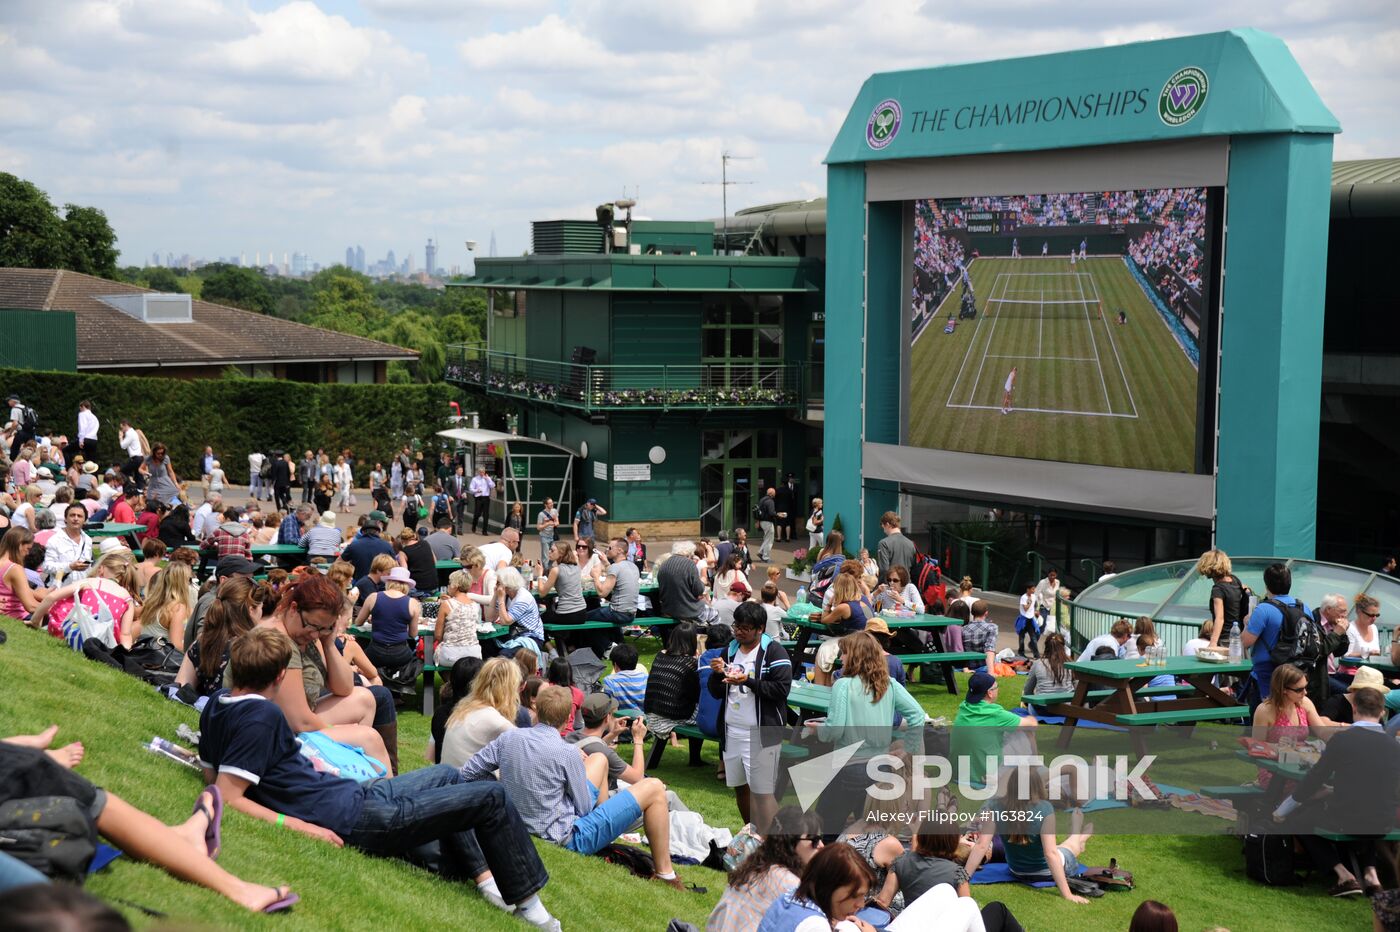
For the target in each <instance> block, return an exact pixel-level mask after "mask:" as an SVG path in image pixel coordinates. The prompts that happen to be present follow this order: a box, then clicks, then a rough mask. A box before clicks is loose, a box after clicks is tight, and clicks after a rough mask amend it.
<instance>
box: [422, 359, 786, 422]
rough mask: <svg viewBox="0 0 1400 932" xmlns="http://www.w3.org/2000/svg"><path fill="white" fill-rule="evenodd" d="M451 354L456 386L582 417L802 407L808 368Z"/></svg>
mask: <svg viewBox="0 0 1400 932" xmlns="http://www.w3.org/2000/svg"><path fill="white" fill-rule="evenodd" d="M446 349H447V354H446V355H447V366H446V373H445V375H446V378H447V380H448V381H450V382H461V383H465V384H467V385H474V386H477V387H480V388H483V389H485V391H486V392H487V394H495V395H509V396H511V397H515V398H525V399H529V400H531V401H541V402H546V403H548V404H554V405H558V406H561V407H566V408H578V409H581V410H584V411H593V410H595V409H597V410H603V409H606V410H619V409H655V408H663V409H700V410H708V409H712V408H795V407H799V406H801V405H802V404H803V401H804V387H805V385H804V376H803V369H804V366H803V364H802V363H768V362H762V361H759V360H755V361H754V362H753V363H751V364H750V363H740V362H734V361H732V360H731V361H729V362H725V363H713V364H711V363H700V364H666V365H586V364H583V363H572V362H559V361H556V360H549V359H531V358H529V357H525V356H515V355H512V354H510V353H501V352H496V351H492V350H488V349H486V347H485V345H484V344H466V345H462V344H456V345H452V346H448V347H447V348H446Z"/></svg>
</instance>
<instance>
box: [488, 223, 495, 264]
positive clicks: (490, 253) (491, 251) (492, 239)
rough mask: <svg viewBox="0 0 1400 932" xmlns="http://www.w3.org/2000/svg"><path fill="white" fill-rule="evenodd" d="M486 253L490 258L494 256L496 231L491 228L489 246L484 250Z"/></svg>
mask: <svg viewBox="0 0 1400 932" xmlns="http://www.w3.org/2000/svg"><path fill="white" fill-rule="evenodd" d="M486 254H487V255H488V256H490V257H491V258H492V259H494V258H496V231H495V230H492V231H491V247H490V248H489V249H488V250H487V251H486Z"/></svg>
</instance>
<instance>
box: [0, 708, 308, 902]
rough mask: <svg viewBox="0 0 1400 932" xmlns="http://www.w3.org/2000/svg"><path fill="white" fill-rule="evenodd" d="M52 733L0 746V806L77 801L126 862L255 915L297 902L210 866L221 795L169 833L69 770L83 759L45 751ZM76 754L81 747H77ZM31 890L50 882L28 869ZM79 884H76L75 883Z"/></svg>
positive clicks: (206, 795) (209, 797)
mask: <svg viewBox="0 0 1400 932" xmlns="http://www.w3.org/2000/svg"><path fill="white" fill-rule="evenodd" d="M56 732H57V726H54V727H52V728H50V729H48V730H47V731H45V732H44V733H43V734H40V735H20V736H17V737H14V738H6V739H4V740H0V803H5V802H9V801H10V800H17V799H32V798H34V797H39V796H46V797H57V798H59V799H63V800H68V799H71V800H74V801H76V803H77V805H78V808H79V809H80V810H81V812H82V813H83V814H84V815H85V816H86V817H87V818H90V819H92V820H93V823H95V825H96V828H97V832H98V834H99V835H101V836H102V837H103V838H105V839H107V840H108V841H109V842H111V843H112V844H113V845H115V846H116V847H118V848H120V849H121V850H122V851H123V852H124V853H125V854H126V855H127V856H128V857H130V858H133V859H134V860H138V861H145V862H147V863H148V864H154V865H155V866H156V867H159V868H160V869H161V870H163V871H165V872H166V873H168V874H170V875H171V876H172V877H176V878H178V879H180V880H184V881H186V882H188V883H195V884H199V885H200V886H202V887H208V888H209V889H210V890H213V891H215V892H216V893H220V894H222V895H223V896H225V897H227V898H228V899H230V900H232V901H233V902H235V903H237V904H238V905H239V906H242V907H243V908H245V909H249V910H252V911H254V912H268V913H272V912H280V911H282V910H284V909H287V908H289V907H290V906H292V904H294V903H296V902H297V901H298V900H299V899H300V897H298V896H297V895H296V894H295V893H293V892H291V890H290V889H289V888H287V887H276V888H273V887H263V886H259V885H258V884H253V883H248V882H247V881H245V880H239V879H238V878H237V877H235V876H234V875H232V874H230V873H229V872H228V871H226V870H224V869H223V868H222V867H220V866H219V865H218V864H217V863H215V861H214V859H215V858H217V857H218V856H219V844H220V833H219V819H220V816H221V815H222V812H223V802H222V800H221V798H220V796H219V791H218V790H217V789H215V788H214V787H205V788H204V789H203V790H202V791H201V792H200V794H199V796H198V797H197V798H196V799H195V804H194V814H193V815H191V816H190V817H189V818H188V819H186V820H185V821H184V822H183V823H181V824H179V825H166V824H165V823H163V822H161V821H160V820H159V819H157V818H155V817H154V816H151V815H148V814H146V813H145V812H142V811H141V810H140V809H137V808H136V807H135V806H132V805H131V804H130V803H128V802H126V801H125V800H123V799H122V798H121V797H119V796H117V795H116V794H115V793H112V792H110V791H107V790H103V789H101V788H99V787H96V786H93V785H92V784H91V783H89V782H88V781H87V780H84V779H83V778H82V777H80V776H78V775H77V774H76V773H74V772H73V771H72V770H71V769H69V768H71V767H73V766H75V765H76V764H77V762H78V760H81V759H82V756H81V754H78V755H77V758H76V759H73V757H72V756H71V755H70V756H68V759H67V760H64V759H63V756H62V752H66V751H69V750H70V749H71V748H72V745H70V746H69V747H68V748H62V749H60V752H59V753H58V754H57V755H56V754H55V753H53V752H48V751H47V748H48V746H49V744H50V743H51V742H52V740H53V736H54V734H55V733H56ZM79 750H81V746H79ZM25 871H26V873H27V876H26V877H25V880H26V881H27V882H28V883H44V882H47V880H48V879H49V878H48V876H46V875H45V874H43V873H41V872H40V871H39V870H38V869H36V868H34V867H29V866H28V865H25ZM78 879H81V878H78Z"/></svg>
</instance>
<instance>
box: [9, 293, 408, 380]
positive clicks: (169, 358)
mask: <svg viewBox="0 0 1400 932" xmlns="http://www.w3.org/2000/svg"><path fill="white" fill-rule="evenodd" d="M142 293H151V294H154V293H155V292H153V291H152V290H151V289H149V288H140V287H138V286H136V285H128V284H125V283H123V282H114V281H108V280H107V279H105V278H97V277H95V276H92V275H82V274H80V273H78V272H67V271H63V270H61V269H12V268H0V307H10V308H25V309H30V310H42V311H55V310H57V311H72V312H73V313H74V315H75V316H76V318H77V329H78V368H80V369H91V368H103V367H106V366H139V365H155V364H157V363H159V364H160V365H162V366H171V365H175V366H179V365H198V366H207V365H219V364H222V363H240V362H241V363H250V362H255V361H256V362H293V361H316V362H319V361H337V360H353V359H358V360H371V359H403V360H413V359H417V358H418V354H417V353H416V352H414V351H413V350H407V349H404V348H402V347H399V346H392V345H390V344H388V343H381V342H379V341H378V340H367V339H365V338H364V337H356V336H351V335H350V334H346V333H336V332H335V331H333V330H322V329H321V328H319V327H308V326H306V325H305V324H296V323H292V322H291V321H288V320H282V319H280V318H277V317H269V316H267V315H264V314H256V313H254V312H252V311H244V310H239V309H238V308H236V307H228V306H226V305H223V304H213V303H211V302H209V301H193V302H191V303H192V309H193V316H194V320H192V321H189V322H186V323H172V324H148V323H145V322H143V321H140V320H137V319H136V318H134V317H131V316H129V315H127V314H124V313H122V312H121V311H119V310H117V309H116V308H114V307H112V306H111V305H109V304H106V303H105V302H103V301H101V300H100V299H99V295H118V294H142Z"/></svg>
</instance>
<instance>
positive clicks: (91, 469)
mask: <svg viewBox="0 0 1400 932" xmlns="http://www.w3.org/2000/svg"><path fill="white" fill-rule="evenodd" d="M83 472H85V473H87V474H88V475H89V476H91V475H93V474H94V473H96V472H97V464H96V463H94V462H93V461H92V460H88V461H87V462H86V463H84V464H83Z"/></svg>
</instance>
